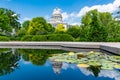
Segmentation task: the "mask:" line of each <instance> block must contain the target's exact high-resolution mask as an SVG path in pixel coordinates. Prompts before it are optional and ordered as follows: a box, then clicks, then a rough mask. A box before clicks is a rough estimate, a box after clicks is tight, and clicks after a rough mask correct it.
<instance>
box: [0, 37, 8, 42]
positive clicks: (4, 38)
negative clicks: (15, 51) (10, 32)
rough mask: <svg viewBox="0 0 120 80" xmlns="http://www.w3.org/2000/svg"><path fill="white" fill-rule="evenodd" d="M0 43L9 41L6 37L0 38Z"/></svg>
mask: <svg viewBox="0 0 120 80" xmlns="http://www.w3.org/2000/svg"><path fill="white" fill-rule="evenodd" d="M0 41H10V39H9V38H8V37H7V36H0Z"/></svg>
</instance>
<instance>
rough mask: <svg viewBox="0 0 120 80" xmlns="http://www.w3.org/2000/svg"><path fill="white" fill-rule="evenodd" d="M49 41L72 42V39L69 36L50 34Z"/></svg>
mask: <svg viewBox="0 0 120 80" xmlns="http://www.w3.org/2000/svg"><path fill="white" fill-rule="evenodd" d="M48 40H49V41H73V40H74V38H73V37H72V36H71V35H69V34H50V35H48Z"/></svg>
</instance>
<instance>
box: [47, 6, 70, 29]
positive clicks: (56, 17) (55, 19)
mask: <svg viewBox="0 0 120 80" xmlns="http://www.w3.org/2000/svg"><path fill="white" fill-rule="evenodd" d="M49 23H50V24H51V25H52V26H53V27H55V28H56V27H57V25H58V24H63V25H64V27H65V29H67V28H68V24H67V23H64V22H63V17H62V13H61V10H60V9H59V8H55V9H54V10H53V13H52V17H51V18H50V20H49Z"/></svg>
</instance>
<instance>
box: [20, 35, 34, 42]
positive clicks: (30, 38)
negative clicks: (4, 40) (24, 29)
mask: <svg viewBox="0 0 120 80" xmlns="http://www.w3.org/2000/svg"><path fill="white" fill-rule="evenodd" d="M32 37H33V35H25V36H23V37H22V38H21V41H32Z"/></svg>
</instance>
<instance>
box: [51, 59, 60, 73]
mask: <svg viewBox="0 0 120 80" xmlns="http://www.w3.org/2000/svg"><path fill="white" fill-rule="evenodd" d="M49 61H50V62H51V64H52V67H53V71H54V73H56V74H59V73H60V70H61V68H62V62H57V61H54V60H49Z"/></svg>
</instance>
